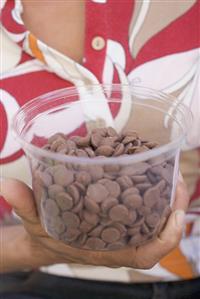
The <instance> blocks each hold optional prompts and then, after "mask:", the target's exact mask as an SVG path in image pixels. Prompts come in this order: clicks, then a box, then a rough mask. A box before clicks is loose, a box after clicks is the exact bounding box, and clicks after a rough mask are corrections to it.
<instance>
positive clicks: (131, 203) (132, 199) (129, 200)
mask: <svg viewBox="0 0 200 299" xmlns="http://www.w3.org/2000/svg"><path fill="white" fill-rule="evenodd" d="M142 202H143V200H142V197H141V196H140V195H138V194H128V195H127V196H126V197H125V198H124V200H123V203H124V204H125V205H126V206H127V207H128V208H132V209H138V208H140V207H141V206H142Z"/></svg>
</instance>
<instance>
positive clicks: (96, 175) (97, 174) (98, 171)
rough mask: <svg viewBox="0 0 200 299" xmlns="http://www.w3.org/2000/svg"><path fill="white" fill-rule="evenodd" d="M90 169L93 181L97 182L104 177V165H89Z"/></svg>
mask: <svg viewBox="0 0 200 299" xmlns="http://www.w3.org/2000/svg"><path fill="white" fill-rule="evenodd" d="M88 171H89V173H90V175H91V177H92V181H93V182H96V181H98V180H100V179H102V178H103V175H104V171H103V167H101V166H98V165H92V166H89V167H88Z"/></svg>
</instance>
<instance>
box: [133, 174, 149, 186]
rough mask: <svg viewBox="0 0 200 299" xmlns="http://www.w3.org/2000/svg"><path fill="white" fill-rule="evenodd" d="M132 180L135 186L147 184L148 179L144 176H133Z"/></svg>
mask: <svg viewBox="0 0 200 299" xmlns="http://www.w3.org/2000/svg"><path fill="white" fill-rule="evenodd" d="M132 180H133V182H134V183H136V184H140V183H145V182H148V178H147V177H146V175H135V176H132Z"/></svg>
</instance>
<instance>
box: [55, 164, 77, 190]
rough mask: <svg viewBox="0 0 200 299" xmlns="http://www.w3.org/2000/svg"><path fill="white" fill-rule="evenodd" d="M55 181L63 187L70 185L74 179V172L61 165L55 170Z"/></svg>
mask: <svg viewBox="0 0 200 299" xmlns="http://www.w3.org/2000/svg"><path fill="white" fill-rule="evenodd" d="M53 177H54V182H55V183H56V184H58V185H61V186H63V187H66V186H68V185H69V184H71V183H72V182H73V180H74V175H73V172H72V171H70V170H67V169H66V168H65V167H64V166H63V165H60V166H59V168H58V169H57V170H56V171H55V172H54V175H53Z"/></svg>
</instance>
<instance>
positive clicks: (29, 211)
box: [0, 179, 189, 272]
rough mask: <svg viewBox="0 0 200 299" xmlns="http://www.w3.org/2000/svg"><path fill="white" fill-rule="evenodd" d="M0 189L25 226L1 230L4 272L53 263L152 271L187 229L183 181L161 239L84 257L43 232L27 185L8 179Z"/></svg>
mask: <svg viewBox="0 0 200 299" xmlns="http://www.w3.org/2000/svg"><path fill="white" fill-rule="evenodd" d="M1 189H2V195H3V196H4V198H6V199H7V201H8V202H9V204H10V205H11V206H13V207H14V210H15V212H16V213H17V214H18V215H19V216H20V217H21V218H22V220H23V223H24V227H25V229H24V228H23V227H22V226H11V227H8V228H2V236H3V237H2V238H1V240H2V244H1V247H2V250H1V268H0V271H1V272H8V271H15V270H24V269H29V268H37V267H40V266H43V265H51V264H54V263H78V264H90V265H100V266H108V267H122V266H125V267H132V268H140V269H148V268H151V267H152V266H154V265H155V264H156V263H157V262H159V260H160V259H161V258H162V257H164V256H165V255H167V254H168V253H169V252H170V251H171V250H173V249H174V248H175V247H176V246H177V245H178V243H179V241H180V239H181V236H182V231H183V227H184V211H186V210H187V207H188V202H189V197H188V194H187V189H186V187H185V184H184V182H181V181H180V182H179V184H178V186H177V192H176V199H175V202H174V205H173V212H172V213H171V215H170V217H169V219H168V221H167V224H166V226H165V228H164V230H163V231H162V232H161V233H160V235H159V237H157V238H156V239H155V240H153V241H151V242H149V243H147V244H145V245H142V246H140V247H138V248H134V247H127V248H125V249H122V250H116V251H109V252H103V251H102V252H96V251H87V254H85V250H81V249H77V248H72V247H70V246H67V245H65V244H64V243H62V242H59V241H56V240H54V239H52V238H50V237H49V236H48V235H47V234H46V233H45V232H44V230H43V228H42V227H41V224H40V220H39V218H38V215H37V212H36V208H35V202H34V198H33V193H32V191H31V190H30V189H29V188H28V187H27V186H26V185H24V184H23V183H22V182H19V181H16V180H11V179H7V180H3V182H2V185H1ZM4 229H5V230H4ZM147 252H148V254H146V253H147Z"/></svg>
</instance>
